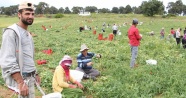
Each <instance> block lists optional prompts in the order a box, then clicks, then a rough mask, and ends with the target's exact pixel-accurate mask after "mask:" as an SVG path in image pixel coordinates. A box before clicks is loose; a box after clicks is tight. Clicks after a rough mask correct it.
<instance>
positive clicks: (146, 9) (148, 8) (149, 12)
mask: <svg viewBox="0 0 186 98" xmlns="http://www.w3.org/2000/svg"><path fill="white" fill-rule="evenodd" d="M141 7H142V11H143V14H144V15H145V16H154V15H157V14H159V15H161V14H162V13H163V11H164V5H163V2H161V1H158V0H149V1H144V2H143V3H142V4H141Z"/></svg>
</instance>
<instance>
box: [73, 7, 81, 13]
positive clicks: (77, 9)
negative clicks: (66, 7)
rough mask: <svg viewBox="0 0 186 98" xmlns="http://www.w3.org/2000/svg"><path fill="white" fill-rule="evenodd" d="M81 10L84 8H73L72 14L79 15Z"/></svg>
mask: <svg viewBox="0 0 186 98" xmlns="http://www.w3.org/2000/svg"><path fill="white" fill-rule="evenodd" d="M81 9H83V7H73V8H72V13H73V14H78V13H79V12H80V10H81Z"/></svg>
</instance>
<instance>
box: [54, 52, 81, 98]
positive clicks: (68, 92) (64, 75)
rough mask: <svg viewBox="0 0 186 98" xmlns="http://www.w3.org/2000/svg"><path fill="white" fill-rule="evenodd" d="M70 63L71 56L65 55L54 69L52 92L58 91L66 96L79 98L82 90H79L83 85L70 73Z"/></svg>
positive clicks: (67, 97)
mask: <svg viewBox="0 0 186 98" xmlns="http://www.w3.org/2000/svg"><path fill="white" fill-rule="evenodd" d="M71 65H72V58H71V57H70V56H68V55H65V56H64V57H63V58H62V60H61V61H60V62H59V65H58V66H57V67H56V69H55V72H54V75H53V79H52V88H53V91H54V92H60V93H62V95H64V96H65V97H66V98H81V97H82V95H83V91H82V90H81V89H83V85H82V84H81V83H79V82H78V81H77V80H75V79H74V78H73V77H72V76H71V75H70V67H71ZM70 96H73V97H70ZM75 96H76V97H75Z"/></svg>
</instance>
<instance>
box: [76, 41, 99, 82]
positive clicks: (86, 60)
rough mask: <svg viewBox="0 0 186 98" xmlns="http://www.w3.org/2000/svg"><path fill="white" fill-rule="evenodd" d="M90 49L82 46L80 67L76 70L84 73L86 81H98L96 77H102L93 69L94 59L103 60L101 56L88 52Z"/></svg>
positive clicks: (79, 56)
mask: <svg viewBox="0 0 186 98" xmlns="http://www.w3.org/2000/svg"><path fill="white" fill-rule="evenodd" d="M88 50H89V48H88V47H87V46H86V45H85V44H82V45H81V50H80V52H81V53H79V54H78V56H77V63H78V67H77V68H76V70H79V71H81V72H83V73H84V75H83V78H84V79H93V81H95V80H96V77H97V76H99V75H100V72H99V71H98V70H96V69H94V68H93V62H92V58H93V57H97V58H101V55H100V54H95V53H93V52H88Z"/></svg>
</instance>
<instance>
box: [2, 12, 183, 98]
mask: <svg viewBox="0 0 186 98" xmlns="http://www.w3.org/2000/svg"><path fill="white" fill-rule="evenodd" d="M64 16H65V17H64V18H60V19H54V18H44V17H36V18H35V21H34V24H33V25H32V26H30V27H29V31H31V32H32V33H34V34H36V35H37V37H34V43H35V60H38V59H45V60H47V61H48V63H47V64H46V65H40V66H38V65H37V64H36V66H37V68H38V70H39V71H40V75H41V78H42V85H41V86H42V87H43V88H45V92H46V93H50V92H52V87H51V80H52V76H53V70H54V69H55V67H56V66H57V65H58V62H59V61H60V60H61V58H62V57H63V56H64V55H65V54H68V55H70V56H71V57H72V58H73V66H72V69H75V68H76V66H77V63H76V56H77V54H78V53H79V50H80V46H81V44H82V43H85V44H87V45H88V47H89V48H90V50H89V51H91V52H95V53H101V54H102V56H103V57H102V58H101V59H96V58H94V59H93V61H94V62H95V65H94V67H95V68H96V69H98V70H99V71H100V72H101V76H100V77H99V78H98V81H96V82H93V81H91V80H88V81H83V82H82V83H83V85H84V86H85V90H84V92H85V96H87V97H89V98H91V97H93V98H152V97H153V98H184V97H186V93H185V89H186V88H185V87H186V86H185V85H186V82H185V81H186V78H185V75H184V73H185V72H186V70H185V63H186V61H185V57H186V53H185V50H184V49H183V48H182V46H181V45H180V46H177V45H176V41H175V39H171V40H167V39H166V38H167V36H168V34H170V29H171V28H172V27H173V28H174V29H177V28H178V27H181V28H185V22H186V18H185V17H173V18H161V16H155V17H144V16H142V15H135V14H130V15H125V14H92V15H91V16H88V17H82V16H78V15H71V14H70V15H64ZM133 18H137V19H138V20H139V22H143V24H142V25H139V26H138V28H139V31H140V33H141V34H143V39H142V40H141V45H140V47H139V54H138V58H137V63H138V64H139V67H138V68H135V69H130V67H129V63H130V57H131V56H130V47H129V45H128V37H127V35H126V34H127V30H128V28H129V27H130V24H131V21H132V19H133ZM9 20H10V21H9ZM0 21H2V23H1V24H0V28H5V27H6V26H8V25H11V24H12V23H15V22H17V21H18V19H17V17H3V18H0ZM7 21H9V22H7ZM6 22H7V23H6ZM103 22H106V24H108V23H109V24H110V25H111V26H112V25H113V24H114V23H116V24H117V25H121V27H119V29H120V31H121V32H122V34H121V35H120V36H119V35H117V36H116V38H115V39H114V40H113V41H99V40H98V39H97V37H98V33H103V32H101V29H102V24H103ZM125 22H126V23H128V25H127V26H123V23H125ZM42 25H44V26H46V27H47V28H48V31H44V30H43V29H42V27H41V26H42ZM84 25H87V26H91V27H92V28H94V27H96V26H97V27H98V29H96V31H97V34H96V35H94V34H93V30H91V31H83V32H78V30H79V27H80V26H84ZM49 26H52V28H49ZM162 27H164V28H165V32H166V33H165V39H162V40H160V34H159V33H160V30H161V28H162ZM105 31H106V32H104V33H103V35H104V37H108V34H110V33H112V30H111V27H110V28H106V29H105ZM150 31H154V32H155V35H154V36H149V35H148V33H147V32H150ZM182 34H183V33H182ZM0 40H1V36H0ZM49 48H51V49H52V50H53V54H52V55H46V54H44V53H42V50H44V49H49ZM148 59H155V60H157V62H158V63H157V65H156V66H151V65H147V64H146V62H145V61H146V60H148ZM0 83H1V84H2V83H3V81H2V79H1V80H0Z"/></svg>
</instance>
